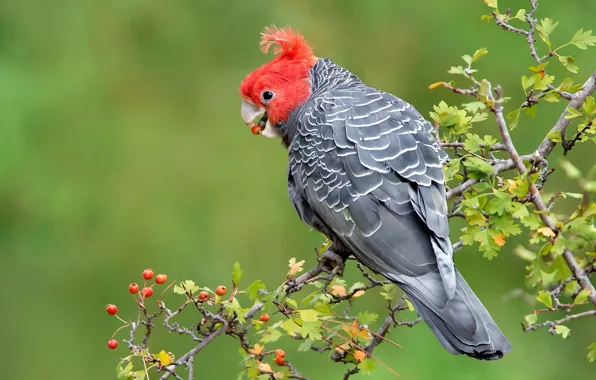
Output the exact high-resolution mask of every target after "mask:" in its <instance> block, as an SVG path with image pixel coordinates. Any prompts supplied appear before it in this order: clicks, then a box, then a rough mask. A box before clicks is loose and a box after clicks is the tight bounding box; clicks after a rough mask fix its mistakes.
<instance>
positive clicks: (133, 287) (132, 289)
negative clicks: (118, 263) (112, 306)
mask: <svg viewBox="0 0 596 380" xmlns="http://www.w3.org/2000/svg"><path fill="white" fill-rule="evenodd" d="M128 291H129V292H130V293H131V294H137V293H138V292H139V285H138V284H135V283H134V282H133V283H132V284H130V285H129V286H128Z"/></svg>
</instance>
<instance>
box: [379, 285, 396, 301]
mask: <svg viewBox="0 0 596 380" xmlns="http://www.w3.org/2000/svg"><path fill="white" fill-rule="evenodd" d="M396 292H397V286H395V285H394V284H386V285H383V291H382V292H381V296H383V298H385V299H386V300H387V301H392V300H393V298H395V293H396Z"/></svg>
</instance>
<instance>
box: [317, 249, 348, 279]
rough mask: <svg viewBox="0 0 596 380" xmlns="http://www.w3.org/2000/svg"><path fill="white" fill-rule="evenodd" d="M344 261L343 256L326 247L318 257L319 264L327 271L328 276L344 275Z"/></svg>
mask: <svg viewBox="0 0 596 380" xmlns="http://www.w3.org/2000/svg"><path fill="white" fill-rule="evenodd" d="M344 262H345V258H344V257H343V256H341V255H338V254H337V253H335V252H334V251H333V250H332V249H327V250H326V251H325V252H324V253H323V256H321V258H320V259H319V265H320V266H322V269H323V271H324V272H326V273H329V276H330V277H335V276H340V277H341V276H343V275H344V268H345V264H344Z"/></svg>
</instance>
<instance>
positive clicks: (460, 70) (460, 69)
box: [447, 66, 467, 76]
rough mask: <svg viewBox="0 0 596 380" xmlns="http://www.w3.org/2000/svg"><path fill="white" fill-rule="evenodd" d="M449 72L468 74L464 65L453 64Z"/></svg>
mask: <svg viewBox="0 0 596 380" xmlns="http://www.w3.org/2000/svg"><path fill="white" fill-rule="evenodd" d="M447 72H448V73H449V74H459V75H466V76H467V74H466V69H464V68H463V66H451V68H450V69H449V71H447Z"/></svg>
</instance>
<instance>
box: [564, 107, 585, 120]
mask: <svg viewBox="0 0 596 380" xmlns="http://www.w3.org/2000/svg"><path fill="white" fill-rule="evenodd" d="M581 116H582V113H581V112H579V111H578V110H576V109H575V108H571V107H567V115H565V119H575V118H576V117H581Z"/></svg>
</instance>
